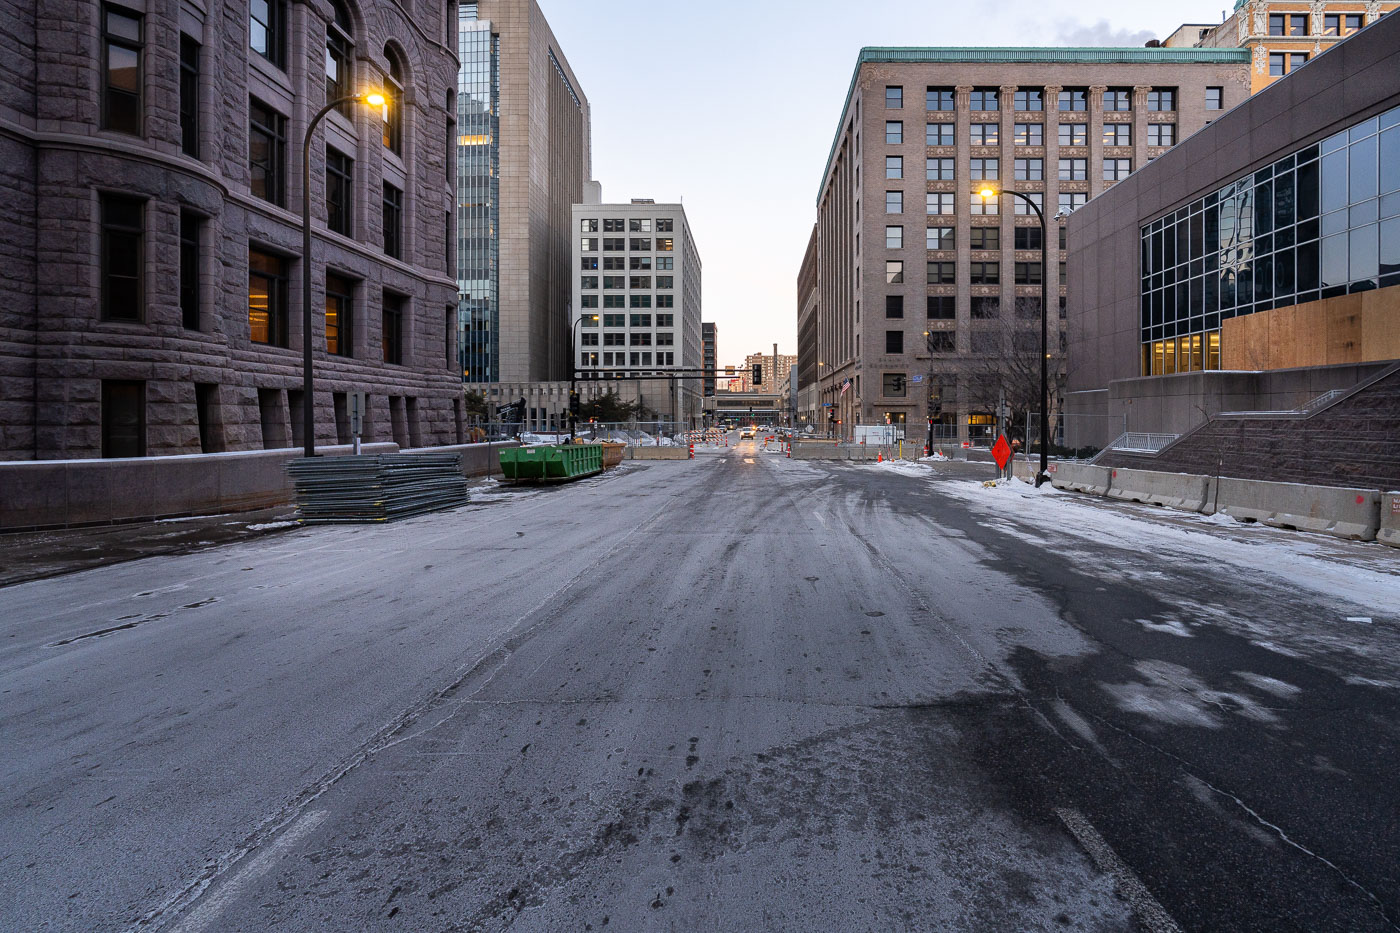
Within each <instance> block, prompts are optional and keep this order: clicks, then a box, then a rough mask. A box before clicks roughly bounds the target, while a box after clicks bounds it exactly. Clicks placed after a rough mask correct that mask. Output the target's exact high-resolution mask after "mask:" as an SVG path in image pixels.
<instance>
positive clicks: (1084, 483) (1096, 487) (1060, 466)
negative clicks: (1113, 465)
mask: <svg viewBox="0 0 1400 933" xmlns="http://www.w3.org/2000/svg"><path fill="white" fill-rule="evenodd" d="M1049 470H1050V484H1051V485H1052V486H1054V487H1055V488H1056V489H1068V490H1070V491H1071V492H1087V493H1092V494H1093V495H1096V496H1106V495H1108V485H1109V474H1110V473H1111V472H1112V471H1111V470H1110V469H1109V468H1108V467H1103V466H1095V465H1094V464H1092V463H1066V462H1064V461H1053V462H1051V464H1050V466H1049Z"/></svg>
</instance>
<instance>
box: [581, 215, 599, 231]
mask: <svg viewBox="0 0 1400 933" xmlns="http://www.w3.org/2000/svg"><path fill="white" fill-rule="evenodd" d="M578 232H579V233H597V232H598V218H596V217H585V218H583V219H582V220H580V221H579V222H578Z"/></svg>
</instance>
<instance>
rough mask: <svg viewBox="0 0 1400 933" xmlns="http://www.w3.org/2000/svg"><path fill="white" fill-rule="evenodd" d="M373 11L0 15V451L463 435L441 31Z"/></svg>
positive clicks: (144, 4) (54, 6)
mask: <svg viewBox="0 0 1400 933" xmlns="http://www.w3.org/2000/svg"><path fill="white" fill-rule="evenodd" d="M409 9H416V10H418V12H417V13H414V14H409V13H407V12H405V8H404V7H402V6H400V5H399V4H390V3H385V2H371V0H309V2H291V0H185V2H183V3H180V4H175V3H170V2H161V0H109V2H104V3H99V2H90V0H40V2H38V3H34V2H28V0H26V2H16V0H6V2H4V3H3V5H0V30H2V31H3V34H0V75H3V80H4V84H5V86H6V87H7V88H10V89H12V90H13V91H14V93H10V94H7V95H5V97H4V98H3V100H0V185H2V186H3V187H0V199H3V200H0V203H3V208H4V209H3V210H0V240H2V241H3V242H5V243H6V244H7V262H6V263H4V266H3V271H2V272H0V275H3V276H4V282H3V288H4V289H5V292H6V300H5V301H4V302H3V303H0V399H3V401H0V457H3V458H8V459H64V458H90V457H99V456H146V455H150V456H158V455H171V454H188V453H199V452H201V451H206V452H213V451H237V450H249V449H258V448H279V447H294V446H299V445H300V444H301V443H302V440H303V439H302V437H301V424H302V419H301V412H302V407H301V406H302V404H303V401H304V400H303V398H302V384H303V383H302V350H301V348H302V324H301V322H302V300H301V287H300V285H301V275H302V269H303V266H302V263H303V262H305V261H306V257H304V256H303V255H302V235H301V204H302V193H303V188H302V173H301V170H300V169H301V154H302V140H303V138H304V135H305V131H306V127H307V125H308V122H309V121H310V119H311V117H312V116H313V115H314V113H315V112H316V111H317V110H318V109H320V107H321V106H322V105H323V103H325V102H326V101H327V99H328V97H329V96H331V95H335V96H341V95H344V94H357V93H362V92H366V91H370V90H375V91H381V90H382V91H383V92H384V93H385V95H386V96H387V97H388V99H389V106H388V108H387V110H385V111H380V110H378V109H374V108H371V107H369V106H368V105H365V104H359V103H352V104H348V105H345V106H344V107H343V109H342V110H340V111H333V112H332V113H331V114H329V115H328V116H327V117H326V118H325V119H324V120H323V121H322V123H321V124H320V127H319V128H318V130H317V132H316V134H315V136H314V138H313V141H312V144H311V215H312V226H313V233H314V238H313V245H312V255H311V262H312V264H313V265H312V292H313V294H312V312H313V314H312V328H313V355H314V371H315V377H316V382H315V397H314V399H313V400H312V403H313V405H314V414H315V425H316V430H315V441H316V442H317V443H320V444H330V443H336V442H344V441H347V440H348V439H349V430H350V423H349V411H348V404H347V402H348V393H353V392H363V393H368V412H367V418H366V421H365V433H364V436H365V439H366V440H390V441H397V442H398V443H400V444H401V445H404V446H418V445H431V444H435V443H450V442H455V441H456V440H457V439H458V438H459V437H460V436H461V423H462V419H461V395H460V392H461V390H460V375H459V374H458V372H457V359H456V347H455V333H456V327H455V323H456V304H457V302H456V288H455V283H454V279H453V270H452V268H451V264H452V257H451V256H450V255H449V249H448V245H449V243H450V242H451V239H452V235H451V230H452V225H453V216H452V205H453V202H454V196H455V193H454V191H453V188H452V184H451V181H450V176H449V164H450V162H451V152H450V147H451V145H452V136H453V132H452V129H451V123H452V115H453V113H454V110H455V87H456V76H457V75H456V73H457V61H456V55H455V42H456V20H455V17H449V16H448V10H449V5H447V4H441V5H437V6H432V5H416V6H415V7H410V8H409Z"/></svg>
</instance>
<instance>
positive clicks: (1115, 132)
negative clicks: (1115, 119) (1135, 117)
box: [1103, 123, 1133, 146]
mask: <svg viewBox="0 0 1400 933" xmlns="http://www.w3.org/2000/svg"><path fill="white" fill-rule="evenodd" d="M1103 144H1104V145H1105V146H1131V145H1132V144H1133V125H1132V124H1131V123H1105V124H1104V125H1103Z"/></svg>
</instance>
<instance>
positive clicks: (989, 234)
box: [968, 227, 1001, 249]
mask: <svg viewBox="0 0 1400 933" xmlns="http://www.w3.org/2000/svg"><path fill="white" fill-rule="evenodd" d="M969 237H970V239H969V240H968V242H969V243H970V244H971V246H972V248H973V249H1001V228H1000V227H973V228H972V229H971V230H970V231H969Z"/></svg>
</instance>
